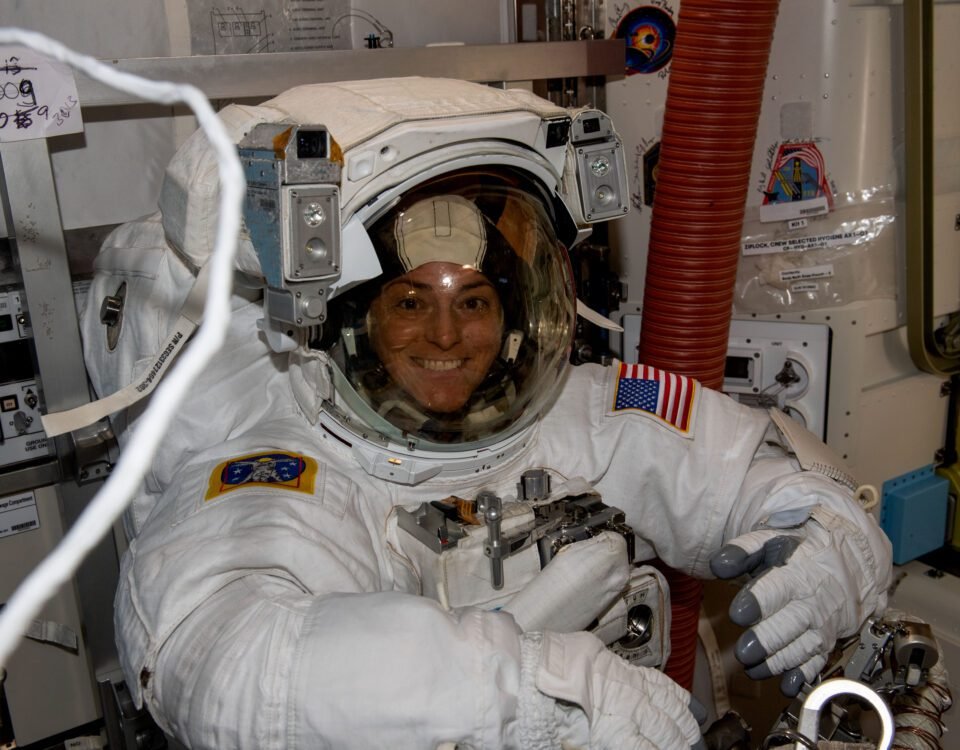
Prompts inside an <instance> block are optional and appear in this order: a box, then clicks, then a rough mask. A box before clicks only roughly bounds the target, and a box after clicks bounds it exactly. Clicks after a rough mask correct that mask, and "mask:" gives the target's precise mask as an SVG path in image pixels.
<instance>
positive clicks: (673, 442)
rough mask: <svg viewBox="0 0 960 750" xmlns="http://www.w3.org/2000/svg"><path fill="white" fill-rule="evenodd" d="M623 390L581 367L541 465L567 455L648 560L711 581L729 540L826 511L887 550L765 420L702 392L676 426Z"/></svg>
mask: <svg viewBox="0 0 960 750" xmlns="http://www.w3.org/2000/svg"><path fill="white" fill-rule="evenodd" d="M619 380H620V378H619V377H618V370H617V368H616V367H612V368H611V367H592V366H588V365H584V366H582V367H577V368H573V371H572V373H571V377H570V378H569V379H568V382H567V384H566V386H565V391H564V394H563V397H562V398H561V399H558V401H557V404H556V406H555V407H554V409H553V411H552V412H551V413H550V414H548V415H547V417H546V421H545V426H544V430H543V431H542V433H541V434H542V435H543V441H542V442H543V445H542V446H541V448H540V450H541V451H542V453H543V456H544V458H543V460H547V459H548V458H549V456H551V455H560V456H563V457H564V472H565V474H567V475H574V476H576V475H579V476H583V477H586V478H588V479H590V480H591V481H592V482H593V483H594V485H595V486H596V487H597V489H598V491H599V492H600V493H601V494H602V496H603V497H604V500H605V502H607V503H609V504H611V505H615V506H617V507H620V508H622V509H623V510H624V511H625V512H626V514H627V521H628V523H629V524H630V525H631V526H632V527H633V528H634V530H635V531H636V533H637V542H638V550H637V554H638V557H639V559H649V558H652V557H659V558H660V559H661V560H663V561H664V562H665V563H666V564H667V565H669V566H671V567H672V568H675V569H677V570H680V571H682V572H684V573H688V574H690V575H692V576H695V577H698V578H712V577H713V574H712V572H711V570H710V559H711V557H712V555H714V554H715V553H716V552H717V551H719V550H720V549H721V548H722V547H723V546H724V545H725V544H727V543H728V542H730V541H731V540H732V539H734V538H736V537H737V536H739V535H740V534H743V533H744V532H746V531H750V530H751V529H752V528H754V527H755V526H756V525H757V524H759V523H761V522H762V521H763V520H764V519H766V518H768V517H769V516H770V515H771V514H773V513H776V512H778V511H786V510H794V509H796V510H800V509H808V508H810V507H812V506H814V505H818V504H819V505H822V506H824V507H826V508H827V509H829V510H830V511H833V512H834V513H837V514H839V515H840V516H842V517H844V518H846V519H848V520H850V521H852V522H853V523H854V525H856V526H858V527H862V528H863V530H864V534H866V535H867V536H868V537H869V543H870V545H871V547H874V548H876V549H877V550H878V551H879V550H882V548H883V547H884V546H885V544H886V541H885V540H884V538H883V534H882V532H881V531H880V529H879V527H878V526H877V524H876V523H875V522H874V521H873V519H871V518H870V517H869V516H868V515H867V514H865V513H864V512H863V511H862V509H861V508H860V507H859V506H858V504H857V503H856V502H855V500H854V498H853V492H852V491H851V490H850V489H849V488H848V487H846V486H844V485H843V484H841V483H840V482H837V481H835V480H834V479H831V478H830V477H828V476H825V475H824V474H822V473H819V472H817V471H808V470H803V469H802V468H801V466H800V464H799V462H798V461H797V460H796V458H795V457H794V456H793V455H791V451H790V446H789V445H788V444H787V443H786V441H785V440H784V438H783V436H782V435H780V433H779V432H778V430H777V429H776V427H775V425H774V424H773V422H772V421H771V419H770V417H769V415H768V413H767V412H766V411H764V410H762V409H756V408H752V407H748V406H745V405H743V404H739V403H737V402H735V401H734V400H733V399H731V398H729V397H727V396H725V395H723V394H721V393H717V392H715V391H712V390H709V389H705V388H702V387H700V386H699V385H697V387H696V389H695V390H692V391H690V393H691V394H692V395H691V398H690V399H689V419H687V420H685V421H684V422H682V423H678V422H676V420H674V421H673V422H670V421H668V420H666V419H664V417H663V416H662V415H659V414H657V413H655V411H651V410H650V409H649V408H647V407H646V405H644V404H642V403H639V402H636V403H634V402H631V401H630V398H631V394H627V396H628V398H627V399H625V400H626V402H627V403H626V404H624V403H621V402H620V401H618V398H617V396H618V395H619V391H618V390H617V389H618V386H619ZM570 424H576V425H590V429H589V430H588V429H586V428H584V429H581V430H574V431H571V430H569V429H565V427H566V425H570ZM877 559H883V555H879V554H878V558H877Z"/></svg>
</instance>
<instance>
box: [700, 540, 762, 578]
mask: <svg viewBox="0 0 960 750" xmlns="http://www.w3.org/2000/svg"><path fill="white" fill-rule="evenodd" d="M762 557H763V552H754V553H753V554H752V555H748V554H747V551H746V550H744V549H742V548H741V547H738V546H737V545H736V544H727V545H725V546H724V547H721V548H720V550H719V551H718V552H716V553H715V554H714V555H713V557H711V558H710V571H711V572H712V573H713V574H714V575H715V576H716V577H717V578H736V577H737V576H742V575H743V574H744V573H749V572H750V571H751V570H753V568H754V567H755V566H756V565H757V564H758V563H759V562H760V559H761V558H762Z"/></svg>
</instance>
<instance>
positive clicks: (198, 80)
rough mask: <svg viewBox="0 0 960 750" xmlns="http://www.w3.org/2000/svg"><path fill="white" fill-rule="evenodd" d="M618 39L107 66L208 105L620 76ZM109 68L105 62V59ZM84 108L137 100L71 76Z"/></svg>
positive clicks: (276, 54)
mask: <svg viewBox="0 0 960 750" xmlns="http://www.w3.org/2000/svg"><path fill="white" fill-rule="evenodd" d="M624 60H625V51H624V40H622V39H601V40H589V41H576V42H530V43H520V44H485V45H450V46H437V47H416V48H405V49H396V48H394V49H374V50H367V49H360V50H329V51H323V52H271V53H263V54H255V55H194V56H190V57H144V58H130V59H123V60H113V61H112V63H113V65H115V66H116V67H117V68H118V69H119V70H123V71H127V72H130V73H136V74H137V75H141V76H144V77H145V78H154V79H158V80H167V81H178V82H181V83H190V84H193V85H194V86H196V87H197V88H199V89H200V90H201V91H203V93H204V94H206V95H207V97H208V98H210V99H246V98H258V97H268V96H273V95H275V94H278V93H280V92H281V91H285V90H286V89H288V88H291V87H293V86H298V85H300V84H305V83H322V82H325V81H326V82H329V81H348V80H360V79H368V78H382V77H384V76H390V77H405V76H437V75H438V74H439V75H443V76H444V77H446V78H459V79H462V80H467V81H480V82H493V81H497V82H500V81H535V80H543V79H547V78H579V77H586V76H615V75H623V71H624ZM104 62H110V61H104ZM76 81H77V92H78V93H79V95H80V101H81V103H82V105H83V106H84V107H98V106H110V105H122V104H136V103H140V100H138V99H136V98H134V97H132V96H130V95H128V94H124V93H121V92H118V91H115V90H113V89H111V88H109V87H108V86H104V85H103V84H101V83H99V82H97V81H94V80H92V79H90V78H88V77H87V76H85V75H83V74H82V73H79V72H78V73H77V74H76Z"/></svg>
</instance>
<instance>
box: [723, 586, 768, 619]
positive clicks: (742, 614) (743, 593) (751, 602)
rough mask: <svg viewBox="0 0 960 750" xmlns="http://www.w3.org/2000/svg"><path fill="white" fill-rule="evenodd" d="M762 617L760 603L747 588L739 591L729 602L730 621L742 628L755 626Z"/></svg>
mask: <svg viewBox="0 0 960 750" xmlns="http://www.w3.org/2000/svg"><path fill="white" fill-rule="evenodd" d="M762 616H763V612H762V610H761V609H760V602H758V601H757V597H756V596H754V595H753V592H752V591H751V590H750V589H749V588H744V589H741V590H740V591H739V592H737V595H736V596H735V597H733V601H732V602H730V619H731V620H733V622H734V623H735V624H737V625H739V626H740V627H742V628H749V627H750V626H751V625H756V624H757V623H758V622H760V618H761V617H762Z"/></svg>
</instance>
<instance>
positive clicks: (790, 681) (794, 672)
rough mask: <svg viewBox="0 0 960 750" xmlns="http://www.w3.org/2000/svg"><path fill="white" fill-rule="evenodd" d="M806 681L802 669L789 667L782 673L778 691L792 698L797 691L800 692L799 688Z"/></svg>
mask: <svg viewBox="0 0 960 750" xmlns="http://www.w3.org/2000/svg"><path fill="white" fill-rule="evenodd" d="M806 681H807V680H806V678H805V677H804V676H803V671H802V670H800V669H791V670H790V671H789V672H786V673H784V675H783V678H782V679H781V680H780V692H781V693H783V694H784V695H785V696H787V697H788V698H794V697H796V695H797V693H799V692H800V688H802V687H803V684H804V683H805V682H806Z"/></svg>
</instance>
